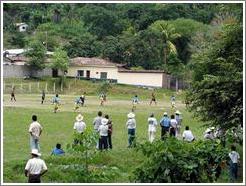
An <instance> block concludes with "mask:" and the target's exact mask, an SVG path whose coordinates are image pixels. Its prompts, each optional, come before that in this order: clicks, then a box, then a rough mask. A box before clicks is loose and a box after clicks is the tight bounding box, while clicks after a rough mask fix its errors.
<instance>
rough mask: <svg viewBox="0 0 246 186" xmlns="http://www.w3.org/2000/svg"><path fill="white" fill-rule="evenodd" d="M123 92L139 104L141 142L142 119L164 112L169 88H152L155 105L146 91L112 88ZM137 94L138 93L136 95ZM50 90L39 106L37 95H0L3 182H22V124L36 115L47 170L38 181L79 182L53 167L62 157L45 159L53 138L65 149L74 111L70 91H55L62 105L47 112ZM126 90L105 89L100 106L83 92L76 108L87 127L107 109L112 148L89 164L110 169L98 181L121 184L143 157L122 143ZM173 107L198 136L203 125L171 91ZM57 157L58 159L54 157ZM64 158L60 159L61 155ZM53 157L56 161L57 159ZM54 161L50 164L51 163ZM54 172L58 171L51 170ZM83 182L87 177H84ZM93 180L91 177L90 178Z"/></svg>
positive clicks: (25, 144) (25, 139) (25, 150)
mask: <svg viewBox="0 0 246 186" xmlns="http://www.w3.org/2000/svg"><path fill="white" fill-rule="evenodd" d="M125 88H126V89H128V90H127V91H128V92H134V91H135V92H136V93H137V94H138V95H139V96H140V100H141V102H140V104H139V105H138V106H137V110H136V120H137V133H136V135H137V141H139V142H144V141H146V140H147V128H148V125H147V118H148V116H149V115H150V114H151V113H152V112H153V113H154V114H155V116H156V118H157V119H158V120H160V118H161V116H162V114H163V112H164V111H167V112H168V113H169V114H170V113H171V112H172V111H171V109H170V101H169V99H170V97H169V95H171V92H170V91H168V93H166V94H165V90H162V89H160V90H158V92H157V95H158V96H157V97H158V99H157V101H158V104H157V106H155V105H152V106H149V98H148V95H150V93H151V91H150V90H142V89H136V88H135V89H133V88H132V87H128V86H122V87H120V86H118V87H116V88H114V89H113V90H117V91H120V90H121V91H122V92H123V91H124V89H125ZM141 94H143V95H144V96H142V97H141ZM52 96H53V94H48V95H46V102H45V103H44V104H43V105H41V104H40V101H41V95H40V94H17V95H16V99H17V102H10V95H9V94H4V103H3V104H4V110H3V115H4V117H3V134H4V136H3V145H4V146H3V147H4V153H3V160H4V182H14V183H17V182H26V178H25V177H24V174H23V170H24V166H25V163H26V161H27V160H28V159H29V158H30V154H29V152H30V146H29V133H28V128H29V125H30V123H31V116H32V115H33V114H37V116H38V121H39V122H40V123H41V125H42V126H43V129H44V130H43V133H42V136H41V142H40V143H41V153H42V158H43V159H45V160H46V162H47V166H48V169H49V172H48V173H47V175H45V176H44V177H43V182H80V181H79V178H78V179H76V178H71V176H69V174H68V173H66V171H65V172H64V173H61V171H60V169H59V170H58V168H57V166H58V165H60V164H62V163H63V161H67V159H66V158H70V157H69V155H66V156H67V157H62V158H60V157H55V158H50V153H51V150H52V148H53V147H54V146H55V144H56V143H58V142H59V143H61V144H62V147H63V148H64V150H65V151H66V145H67V144H69V143H72V141H73V124H74V121H75V117H76V115H77V114H78V113H75V112H74V111H73V107H74V99H75V98H76V96H75V95H74V94H69V95H63V94H61V95H60V97H61V101H62V106H61V110H60V112H58V113H56V114H55V113H53V112H52V109H53V105H51V103H50V100H51V98H52ZM131 97H132V94H127V93H125V94H124V93H122V94H119V95H118V96H117V94H116V93H115V92H113V93H111V94H109V96H108V100H107V102H106V104H105V106H103V107H102V106H99V99H98V97H97V96H95V95H87V96H86V102H85V107H83V108H81V110H80V111H81V113H82V114H83V116H84V121H85V123H86V124H87V127H88V128H92V121H93V118H94V117H95V116H96V115H97V112H98V111H99V110H101V111H102V112H103V114H109V116H110V118H111V119H112V121H113V136H112V141H113V150H112V151H108V152H104V153H100V152H97V153H96V154H95V158H94V159H93V162H91V166H97V167H103V169H105V170H104V171H105V174H106V173H107V172H110V171H111V172H112V170H114V174H112V175H113V176H112V175H111V174H110V175H111V176H110V178H108V177H105V179H103V180H102V181H101V182H115V183H125V182H130V180H129V176H131V173H132V171H133V170H134V168H135V167H136V166H137V165H138V164H139V163H141V161H143V158H144V157H143V156H142V155H141V154H140V153H139V152H136V151H135V150H134V149H128V148H127V129H126V127H125V122H126V120H127V117H126V115H127V113H128V112H129V111H130V110H131ZM176 105H177V108H178V109H179V110H180V111H181V113H182V114H183V128H182V131H183V130H184V126H186V125H189V126H190V128H191V130H192V132H193V134H194V135H195V137H196V138H197V139H199V138H202V137H203V132H204V130H205V128H204V127H203V126H202V123H200V122H198V121H197V120H195V119H194V118H192V114H191V113H189V112H188V111H187V110H186V109H185V105H184V104H183V102H182V97H181V96H180V97H179V96H177V102H176ZM156 137H157V138H160V127H158V131H157V135H156ZM59 158H60V159H59ZM64 158H65V159H64ZM58 160H59V161H58ZM55 162H56V163H55ZM105 167H106V168H105ZM59 171H60V174H58V173H57V172H59ZM88 182H91V181H90V180H89V181H88ZM92 182H93V181H92Z"/></svg>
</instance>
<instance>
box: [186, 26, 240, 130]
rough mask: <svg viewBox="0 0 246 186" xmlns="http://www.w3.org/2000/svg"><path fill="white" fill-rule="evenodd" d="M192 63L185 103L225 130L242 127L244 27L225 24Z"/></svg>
mask: <svg viewBox="0 0 246 186" xmlns="http://www.w3.org/2000/svg"><path fill="white" fill-rule="evenodd" d="M214 41H215V43H214V44H211V43H207V47H205V48H204V49H203V50H201V51H200V53H199V54H196V55H195V56H194V58H193V59H192V60H194V61H193V64H192V70H193V75H194V76H193V82H192V86H191V89H190V90H189V91H188V94H187V96H186V102H187V104H188V107H189V108H190V110H193V111H195V115H196V116H198V117H199V118H200V119H201V120H203V121H206V122H208V124H210V125H214V126H219V127H221V128H223V129H229V128H232V127H237V126H240V125H241V126H243V27H242V24H240V23H236V24H231V25H226V26H224V27H223V30H222V31H221V32H220V33H219V34H218V33H217V34H216V35H215V36H214Z"/></svg>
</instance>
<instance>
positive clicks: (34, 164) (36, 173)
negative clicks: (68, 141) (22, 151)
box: [25, 149, 48, 183]
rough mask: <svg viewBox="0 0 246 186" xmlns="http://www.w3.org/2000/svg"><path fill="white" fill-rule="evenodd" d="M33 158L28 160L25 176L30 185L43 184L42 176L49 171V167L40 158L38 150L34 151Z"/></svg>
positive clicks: (32, 152)
mask: <svg viewBox="0 0 246 186" xmlns="http://www.w3.org/2000/svg"><path fill="white" fill-rule="evenodd" d="M31 155H32V158H31V159H29V160H28V162H27V164H26V166H25V176H26V177H28V183H41V179H40V178H41V176H43V175H44V174H45V173H46V172H47V171H48V169H47V166H46V164H45V162H44V160H42V159H40V158H39V157H40V156H41V154H40V153H39V152H38V149H32V151H31Z"/></svg>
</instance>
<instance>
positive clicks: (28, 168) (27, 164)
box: [25, 160, 31, 171]
mask: <svg viewBox="0 0 246 186" xmlns="http://www.w3.org/2000/svg"><path fill="white" fill-rule="evenodd" d="M30 166H31V165H30V160H28V162H27V163H26V167H25V170H28V171H29V170H30Z"/></svg>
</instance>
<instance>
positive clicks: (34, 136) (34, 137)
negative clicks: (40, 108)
mask: <svg viewBox="0 0 246 186" xmlns="http://www.w3.org/2000/svg"><path fill="white" fill-rule="evenodd" d="M42 130H43V128H42V126H41V125H40V124H39V123H38V122H37V116H36V115H33V116H32V123H31V124H30V127H29V130H28V131H29V133H30V146H31V150H32V149H38V150H39V151H40V146H39V138H40V135H41V133H42Z"/></svg>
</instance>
